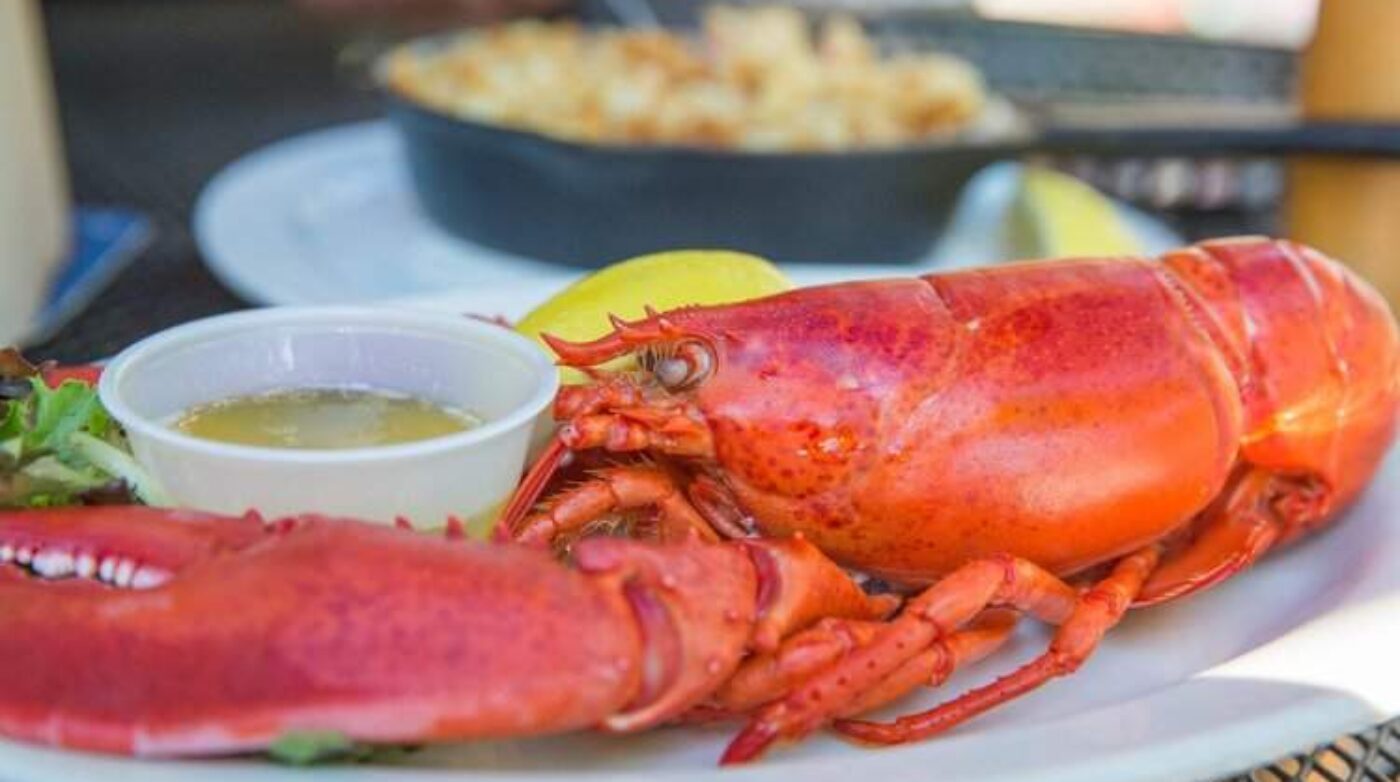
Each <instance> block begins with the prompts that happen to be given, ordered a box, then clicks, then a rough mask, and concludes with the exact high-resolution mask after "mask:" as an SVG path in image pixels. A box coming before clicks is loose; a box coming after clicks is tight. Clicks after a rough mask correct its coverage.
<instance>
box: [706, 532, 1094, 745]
mask: <svg viewBox="0 0 1400 782" xmlns="http://www.w3.org/2000/svg"><path fill="white" fill-rule="evenodd" d="M1079 602H1080V601H1079V596H1078V594H1077V593H1076V592H1075V590H1074V588H1073V587H1071V586H1069V585H1068V584H1066V583H1064V582H1063V581H1061V580H1060V579H1058V578H1056V577H1055V576H1054V575H1052V574H1050V573H1049V572H1047V571H1045V570H1043V569H1042V568H1040V567H1039V566H1037V565H1035V564H1034V563H1031V562H1027V561H1026V560H1022V559H1017V558H1015V557H1009V556H1002V557H990V558H987V559H981V560H976V561H974V562H970V563H968V564H966V565H964V566H962V567H960V568H958V569H957V570H955V571H953V572H952V573H950V574H948V575H947V576H945V577H944V578H943V579H942V580H940V581H939V582H938V583H936V584H934V585H933V586H931V587H929V588H928V589H926V590H925V591H924V592H923V593H922V594H920V595H919V596H917V597H915V598H914V599H913V600H911V601H910V602H909V604H908V605H907V606H906V607H905V609H904V610H903V611H902V612H901V613H900V615H899V616H898V617H896V618H895V619H894V620H893V621H892V622H890V623H889V624H888V625H887V626H886V627H885V628H883V629H882V631H881V632H880V633H879V635H878V636H877V637H876V639H875V640H874V641H872V642H871V643H870V644H868V645H866V646H863V647H861V648H859V649H857V650H855V651H854V652H853V653H851V654H850V655H848V656H846V657H845V658H844V659H842V660H841V661H840V662H839V663H838V664H836V665H834V666H832V667H830V668H828V669H826V670H824V671H822V672H821V673H820V674H819V675H817V676H815V677H813V678H812V679H811V680H809V681H807V682H805V683H804V684H803V685H802V686H800V687H798V688H796V689H795V690H793V691H792V693H791V694H789V695H788V696H787V697H786V698H784V699H783V700H780V701H777V702H774V703H772V704H769V705H768V706H766V707H764V708H763V709H762V710H761V711H759V712H758V714H757V715H756V717H755V718H754V719H753V720H752V721H751V722H750V723H749V724H748V725H747V726H746V727H745V728H744V730H743V731H742V732H740V734H739V735H738V736H737V737H735V739H734V741H732V742H731V743H730V745H729V747H728V749H726V750H725V753H724V757H723V758H722V759H721V762H722V763H725V764H732V763H742V762H746V761H748V760H752V759H754V758H756V757H757V756H758V755H759V754H760V753H762V752H763V751H764V750H765V749H766V748H767V747H768V746H769V745H770V744H772V743H773V742H774V741H776V740H778V739H779V738H785V739H796V738H800V737H802V736H805V735H807V734H808V733H811V732H812V731H814V730H816V729H817V728H819V727H821V726H822V725H823V724H825V723H826V722H827V721H828V720H829V719H831V718H832V717H834V716H837V715H839V714H843V713H845V712H846V711H847V709H848V708H849V707H850V706H851V705H852V704H854V703H856V702H857V701H859V700H860V699H862V698H863V697H865V695H866V693H868V692H870V691H872V690H875V689H877V688H879V687H880V686H881V683H882V682H883V681H884V680H885V679H887V678H888V677H889V676H890V675H892V674H894V673H896V672H897V671H899V669H901V668H902V667H903V666H905V665H906V664H908V663H909V662H910V661H911V660H913V659H915V658H917V657H918V656H919V655H921V654H923V653H924V652H926V651H928V650H930V649H932V648H935V647H939V646H942V647H946V646H947V645H948V639H949V638H950V637H951V636H953V635H955V634H956V632H957V631H958V630H959V629H960V628H962V627H963V626H964V625H965V624H966V623H967V622H969V621H971V620H972V619H974V618H976V617H977V616H978V615H979V614H981V613H982V612H983V610H985V609H986V608H988V607H993V606H1010V607H1013V608H1017V609H1019V610H1021V611H1024V612H1027V613H1029V614H1031V615H1033V616H1035V617H1037V618H1039V619H1041V620H1043V621H1046V622H1049V623H1051V624H1062V623H1064V622H1065V621H1066V620H1068V619H1069V618H1070V617H1071V616H1072V615H1073V614H1074V613H1075V609H1076V608H1077V607H1078V605H1079ZM939 653H940V654H943V655H947V656H948V657H955V656H956V655H955V654H954V653H953V652H952V651H951V650H949V649H947V648H943V649H941V650H940V652H939Z"/></svg>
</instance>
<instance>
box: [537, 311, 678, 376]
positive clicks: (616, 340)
mask: <svg viewBox="0 0 1400 782" xmlns="http://www.w3.org/2000/svg"><path fill="white" fill-rule="evenodd" d="M608 322H609V323H611V324H612V331H610V332H608V333H607V334H604V335H603V336H601V337H599V338H598V339H595V340H592V341H587V342H572V341H570V340H567V339H564V338H562V337H557V336H555V335H553V334H540V339H542V340H544V342H545V344H547V345H549V348H550V350H553V351H554V354H555V355H556V356H558V357H559V363H560V364H563V365H564V366H569V367H588V366H595V365H597V364H601V363H603V362H604V361H610V360H612V359H614V358H617V357H618V356H623V355H626V354H628V353H631V352H632V351H633V350H635V349H636V348H637V346H638V345H646V344H649V343H652V342H657V341H659V340H665V339H672V338H675V337H677V336H679V335H680V329H679V328H677V327H676V325H675V324H674V323H672V322H671V321H669V320H667V319H666V318H665V317H662V316H661V314H660V313H658V312H657V311H656V310H655V309H654V308H652V307H647V308H646V317H645V318H643V319H641V320H638V321H635V322H632V323H629V322H627V321H626V320H624V319H622V318H621V317H619V316H617V315H612V314H610V315H608Z"/></svg>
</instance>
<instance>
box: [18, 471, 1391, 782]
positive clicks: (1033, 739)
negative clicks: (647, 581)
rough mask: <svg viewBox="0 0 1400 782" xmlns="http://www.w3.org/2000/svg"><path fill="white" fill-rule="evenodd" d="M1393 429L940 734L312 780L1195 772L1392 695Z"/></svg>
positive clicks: (30, 758)
mask: <svg viewBox="0 0 1400 782" xmlns="http://www.w3.org/2000/svg"><path fill="white" fill-rule="evenodd" d="M1397 563H1400V449H1397V450H1396V451H1393V452H1392V453H1391V454H1390V458H1389V459H1388V461H1387V464H1386V465H1385V467H1384V468H1383V470H1382V472H1381V473H1380V474H1379V475H1378V476H1377V477H1376V480H1375V481H1374V483H1373V484H1372V486H1371V488H1370V490H1369V492H1368V493H1367V494H1366V495H1365V496H1364V497H1363V498H1362V500H1361V501H1360V502H1359V503H1358V504H1357V505H1356V506H1355V507H1353V508H1352V509H1351V510H1350V511H1349V512H1348V513H1347V514H1346V516H1345V517H1344V518H1343V519H1342V520H1341V521H1340V523H1339V524H1338V525H1337V526H1336V527H1334V528H1332V529H1330V530H1329V531H1327V532H1326V533H1324V534H1322V535H1319V536H1317V537H1315V538H1313V539H1311V540H1306V541H1304V542H1302V543H1301V544H1299V545H1297V546H1295V547H1293V548H1291V549H1288V550H1285V551H1282V552H1278V553H1276V554H1274V555H1273V556H1270V557H1268V558H1267V559H1266V560H1265V561H1264V562H1263V563H1261V564H1260V565H1258V566H1256V567H1255V568H1254V569H1253V570H1251V571H1249V572H1246V573H1244V574H1242V575H1240V576H1238V577H1236V578H1233V579H1231V580H1229V581H1227V582H1225V583H1224V584H1221V585H1220V586H1218V587H1216V588H1214V589H1212V590H1208V591H1207V592H1205V593H1203V594H1199V595H1196V596H1193V597H1190V598H1187V599H1184V600H1181V601H1179V602H1177V603H1173V604H1168V605H1165V606H1160V607H1156V608H1152V609H1148V610H1143V611H1140V612H1133V613H1131V614H1130V615H1129V616H1128V618H1127V619H1126V620H1125V621H1124V622H1123V624H1122V625H1120V626H1119V627H1118V628H1116V629H1115V630H1114V631H1112V632H1111V633H1110V634H1109V635H1108V637H1107V639H1106V640H1105V642H1104V645H1103V647H1102V648H1101V649H1100V650H1099V652H1098V653H1097V654H1096V655H1095V656H1094V657H1093V658H1091V659H1090V661H1089V662H1088V664H1086V665H1085V666H1084V668H1083V669H1081V670H1080V671H1079V672H1078V673H1077V674H1075V675H1074V676H1072V677H1070V678H1068V679H1064V680H1060V681H1057V682H1052V683H1050V684H1049V685H1047V686H1046V687H1044V688H1042V689H1041V690H1038V691H1036V692H1034V693H1032V694H1030V695H1028V696H1026V697H1024V698H1022V699H1020V700H1018V701H1015V702H1013V703H1011V704H1009V705H1008V706H1006V707H1004V708H1002V709H1000V710H997V711H994V712H992V713H990V714H988V715H986V716H984V717H982V718H980V719H977V720H974V721H972V722H970V723H968V724H966V725H964V726H962V727H960V728H958V729H957V730H956V731H954V732H953V733H951V734H949V735H948V736H945V737H943V738H940V739H936V740H932V741H927V742H923V743H920V744H914V745H910V746H905V747H899V748H894V749H884V750H867V749H860V748H856V747H853V746H850V745H848V744H845V743H843V742H841V741H838V740H836V739H834V738H832V737H831V736H828V735H818V736H815V737H813V738H812V739H810V740H808V741H806V742H804V743H802V744H799V745H796V746H793V747H788V748H783V749H780V750H779V751H777V752H774V753H772V754H771V755H770V756H769V757H768V758H766V759H764V760H763V761H761V762H759V763H758V764H756V765H753V766H750V767H746V768H743V769H738V770H733V771H727V772H725V773H723V774H722V775H720V774H718V773H717V772H716V771H715V769H714V766H713V764H714V762H715V760H716V759H717V758H718V757H719V753H720V750H721V748H722V747H723V745H724V743H725V741H726V739H727V738H728V735H729V732H730V731H728V730H716V729H693V728H686V729H679V728H678V729H668V730H659V731H655V732H652V733H648V734H644V735H637V736H623V737H615V736H603V735H597V734H579V735H573V736H567V737H561V738H553V739H537V740H533V741H517V742H496V743H481V744H475V745H460V746H455V747H439V748H434V749H430V750H425V751H422V752H419V753H417V754H414V755H410V756H409V757H408V759H407V760H406V761H403V762H402V763H401V764H400V765H394V766H388V765H384V766H368V767H327V768H322V769H318V770H316V771H315V772H314V773H312V774H308V775H307V778H308V779H309V778H312V777H314V778H315V779H317V780H364V781H366V782H368V781H371V780H372V781H374V782H414V781H415V780H436V779H463V780H465V779H471V780H497V781H498V782H546V781H550V782H563V781H564V780H580V779H635V780H638V781H639V782H640V781H641V780H673V781H679V780H697V779H706V778H720V779H725V780H772V781H773V782H778V781H780V780H790V779H802V780H806V781H808V782H824V781H826V780H830V781H831V782H848V781H849V780H850V779H852V778H854V777H855V775H857V774H858V775H860V776H859V778H863V779H871V780H874V779H879V780H928V779H933V778H937V779H939V780H944V781H946V782H951V781H953V780H979V781H980V782H1012V780H1016V781H1017V782H1020V781H1021V780H1027V779H1035V780H1038V781H1039V782H1071V781H1073V782H1090V781H1095V782H1110V781H1111V782H1134V781H1135V780H1164V781H1165V780H1171V781H1172V782H1180V781H1181V780H1189V779H1203V778H1211V777H1215V776H1219V775H1224V774H1227V773H1230V772H1234V771H1239V770H1242V769H1244V768H1246V767H1249V766H1252V765H1254V764H1258V763H1261V762H1265V761H1268V760H1272V759H1274V758H1276V757H1279V756H1282V755H1284V754H1287V753H1290V752H1294V751H1297V750H1299V749H1301V748H1305V747H1308V746H1311V745H1312V744H1313V743H1315V742H1320V741H1324V740H1328V739H1331V738H1334V737H1335V736H1337V735H1338V734H1340V733H1343V732H1347V731H1352V730H1356V729H1359V728H1361V727H1363V726H1366V725H1369V724H1372V723H1374V722H1377V721H1379V720H1381V719H1383V718H1385V717H1387V716H1390V715H1394V714H1396V713H1400V671H1397V661H1398V660H1400V622H1397V621H1396V618H1397V616H1400V567H1397ZM1046 638H1047V633H1046V630H1045V629H1044V628H1041V627H1036V626H1033V625H1029V624H1028V625H1027V626H1026V627H1023V628H1022V631H1021V632H1020V634H1019V635H1018V637H1017V638H1016V639H1015V641H1014V643H1013V645H1012V648H1010V649H1008V650H1007V651H1005V652H1003V653H1001V654H998V655H994V656H993V657H992V658H990V659H989V660H987V661H984V662H982V663H980V664H978V665H976V666H973V667H972V668H970V669H969V670H967V671H964V672H960V673H959V674H958V675H957V676H956V677H954V679H953V680H952V681H950V682H949V683H948V684H947V685H946V686H944V687H943V688H942V689H940V690H938V691H937V692H928V693H922V694H920V695H918V696H917V697H914V698H912V699H910V701H911V702H906V703H904V704H902V707H901V708H903V709H912V708H922V707H925V706H928V705H932V703H934V702H935V701H937V700H939V699H941V698H944V697H946V696H947V695H949V694H951V693H954V692H959V691H962V690H963V689H965V688H967V687H969V686H971V685H974V684H977V683H981V682H985V681H986V680H987V679H988V678H989V677H991V676H992V675H993V674H995V673H999V672H1004V671H1007V670H1009V669H1010V668H1011V666H1013V665H1015V664H1017V663H1018V662H1020V661H1023V660H1025V659H1027V658H1028V656H1029V655H1031V654H1033V653H1034V652H1035V651H1037V650H1038V649H1039V648H1041V647H1042V646H1043V644H1044V643H1045V641H1046ZM287 776H288V771H287V770H286V769H284V768H281V767H278V766H275V765H272V764H270V763H267V762H264V761H260V760H224V761H207V762H189V761H184V762H166V763H156V762H148V761H134V760H126V759H118V758H111V757H103V756H96V755H86V754H80V753H70V752H62V751H57V750H50V749H42V748H37V747H31V746H25V745H20V744H12V743H4V742H0V778H3V779H5V780H7V782H41V781H42V782H49V781H51V780H68V781H70V782H120V781H121V780H142V781H143V782H189V781H190V780H205V781H206V782H225V781H227V782H272V780H279V779H285V778H286V777H287Z"/></svg>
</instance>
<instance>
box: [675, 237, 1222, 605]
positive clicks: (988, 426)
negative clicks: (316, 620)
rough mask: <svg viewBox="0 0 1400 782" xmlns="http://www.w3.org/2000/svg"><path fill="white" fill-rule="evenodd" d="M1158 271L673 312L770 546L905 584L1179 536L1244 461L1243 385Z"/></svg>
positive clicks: (715, 425)
mask: <svg viewBox="0 0 1400 782" xmlns="http://www.w3.org/2000/svg"><path fill="white" fill-rule="evenodd" d="M1161 275H1162V271H1161V270H1160V268H1158V267H1156V266H1154V265H1152V264H1150V263H1148V262H1146V261H1138V262H1124V261H1085V262H1079V263H1068V264H1057V265H1042V266H1034V267H1025V268H1016V267H1012V268H1003V269H994V270H989V271H985V272H972V273H964V274H956V275H949V276H945V277H930V278H926V279H923V280H911V281H907V282H894V283H885V282H877V283H861V284H855V285H851V286H838V287H834V288H815V289H808V290H805V291H799V292H796V293H794V294H790V295H789V296H788V297H787V301H785V302H781V303H779V302H769V303H768V304H761V303H752V304H742V305H737V306H735V307H732V308H727V309H721V310H702V311H697V312H694V313H693V314H692V313H680V314H678V315H677V316H676V317H675V322H676V325H677V326H678V327H679V328H681V329H683V330H688V329H690V328H691V327H692V325H693V324H695V323H696V321H699V322H700V323H701V324H703V325H700V326H698V328H697V331H700V332H701V333H710V334H715V335H717V338H716V339H715V342H716V345H717V347H716V352H717V355H718V362H717V363H718V369H717V370H716V371H715V374H714V376H713V377H712V378H711V379H710V380H709V381H708V382H706V383H704V384H702V385H701V386H700V387H699V388H698V389H697V390H696V391H695V392H694V394H695V397H696V400H697V402H698V405H699V407H700V409H701V410H703V411H704V412H705V415H706V418H707V421H708V422H709V424H710V427H711V428H712V430H713V432H714V440H715V456H716V461H717V463H718V464H719V465H720V466H721V471H722V475H723V477H724V480H725V481H726V483H727V485H728V486H729V487H730V489H731V490H732V491H733V492H734V495H735V497H736V498H737V500H738V502H739V504H740V505H741V506H742V507H744V508H745V509H747V510H748V511H749V512H750V513H752V515H753V517H754V518H755V520H756V521H757V523H758V525H759V528H760V529H761V530H762V532H763V533H764V534H768V535H785V534H791V533H794V532H801V533H803V534H804V535H807V536H808V537H809V538H810V539H811V540H812V541H813V542H815V543H816V544H817V545H818V547H820V548H821V549H822V550H824V551H826V552H828V553H829V554H831V555H832V556H834V557H835V558H836V559H837V560H838V561H840V562H842V563H845V564H847V565H849V566H851V567H856V568H859V569H861V570H865V571H868V572H873V573H875V574H878V575H880V576H882V577H885V578H887V579H890V580H894V581H897V582H901V583H907V584H919V583H928V582H929V581H932V580H933V579H935V578H937V577H938V576H940V575H942V574H945V573H947V572H950V571H951V570H953V569H954V568H956V567H957V566H959V565H961V564H962V563H964V562H967V561H969V560H971V559H975V558H978V557H983V556H989V555H992V554H996V553H1012V554H1015V555H1017V556H1021V557H1025V558H1027V559H1029V560H1031V561H1034V562H1037V563H1040V564H1042V565H1044V566H1045V567H1047V568H1048V569H1050V570H1052V571H1053V572H1057V573H1071V572H1074V571H1077V570H1080V569H1082V568H1084V567H1086V566H1089V565H1093V564H1097V563H1098V562H1102V561H1104V560H1106V559H1108V558H1111V557H1114V556H1120V555H1122V554H1124V553H1126V552H1128V551H1131V550H1133V549H1135V548H1137V547H1140V546H1141V545H1143V544H1145V543H1147V542H1149V541H1152V540H1155V539H1158V538H1161V537H1162V536H1164V535H1165V534H1167V533H1168V532H1170V531H1171V530H1172V529H1174V528H1176V527H1178V526H1180V525H1181V523H1182V521H1183V520H1184V519H1186V518H1188V517H1189V516H1191V515H1192V514H1193V513H1195V512H1196V511H1198V510H1200V509H1201V508H1203V507H1204V506H1205V505H1206V503H1207V502H1209V501H1210V499H1211V498H1212V497H1214V496H1215V495H1216V494H1217V493H1219V491H1220V489H1221V487H1222V486H1223V485H1224V482H1225V480H1226V477H1227V476H1228V475H1229V472H1230V469H1231V466H1232V464H1233V461H1234V459H1235V455H1236V453H1237V451H1238V443H1239V440H1240V436H1241V434H1242V430H1243V415H1242V411H1241V407H1240V401H1239V393H1238V390H1237V388H1236V384H1235V381H1234V378H1233V377H1232V376H1231V374H1230V372H1229V369H1228V367H1227V365H1226V363H1225V362H1224V360H1223V359H1222V357H1221V355H1220V353H1219V351H1218V350H1216V349H1215V347H1214V345H1213V344H1212V343H1211V342H1210V340H1209V339H1208V337H1207V336H1206V335H1205V334H1204V333H1203V332H1202V331H1201V330H1200V329H1198V328H1197V327H1196V326H1195V324H1194V323H1193V322H1192V319H1191V317H1190V314H1189V313H1188V312H1187V311H1186V310H1184V309H1183V308H1182V307H1181V306H1179V302H1178V301H1177V300H1176V299H1175V298H1173V297H1172V296H1171V295H1170V292H1169V291H1168V290H1167V289H1166V288H1164V287H1163V285H1162V282H1161ZM887 299H888V300H890V301H886V300H887ZM770 316H772V317H771V320H770V319H769V318H770ZM755 321H761V322H760V323H755ZM764 325H767V328H763V326H764ZM728 335H734V336H732V337H731V336H728ZM756 387H757V388H764V389H772V393H771V394H770V393H763V394H754V393H752V389H753V388H756ZM1050 465H1053V466H1054V467H1053V469H1051V468H1049V466H1050Z"/></svg>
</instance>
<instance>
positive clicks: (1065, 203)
mask: <svg viewBox="0 0 1400 782" xmlns="http://www.w3.org/2000/svg"><path fill="white" fill-rule="evenodd" d="M1013 214H1014V216H1015V217H1014V225H1013V230H1012V236H1013V240H1014V243H1015V245H1016V246H1015V250H1016V253H1017V255H1020V256H1024V257H1039V258H1075V257H1093V256H1119V255H1143V254H1144V251H1143V247H1142V243H1141V242H1140V241H1139V240H1138V238H1137V236H1136V235H1135V234H1134V233H1133V231H1132V229H1131V228H1130V227H1129V226H1128V225H1127V224H1126V223H1125V222H1124V221H1123V218H1122V217H1121V215H1120V213H1119V211H1118V210H1117V209H1116V208H1115V207H1114V205H1113V202H1112V201H1110V200H1109V199H1108V197H1107V196H1105V195H1103V194H1102V193H1100V192H1099V191H1097V190H1095V189H1094V188H1093V187H1091V186H1089V185H1087V184H1085V183H1084V182H1081V181H1080V180H1078V179H1075V178H1074V177H1072V176H1069V175H1068V174H1061V173H1059V172H1057V171H1052V170H1049V169H1045V168H1036V167H1027V168H1026V170H1025V174H1024V175H1023V177H1022V180H1021V190H1020V193H1019V194H1018V197H1017V199H1016V208H1015V210H1014V212H1013Z"/></svg>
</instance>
